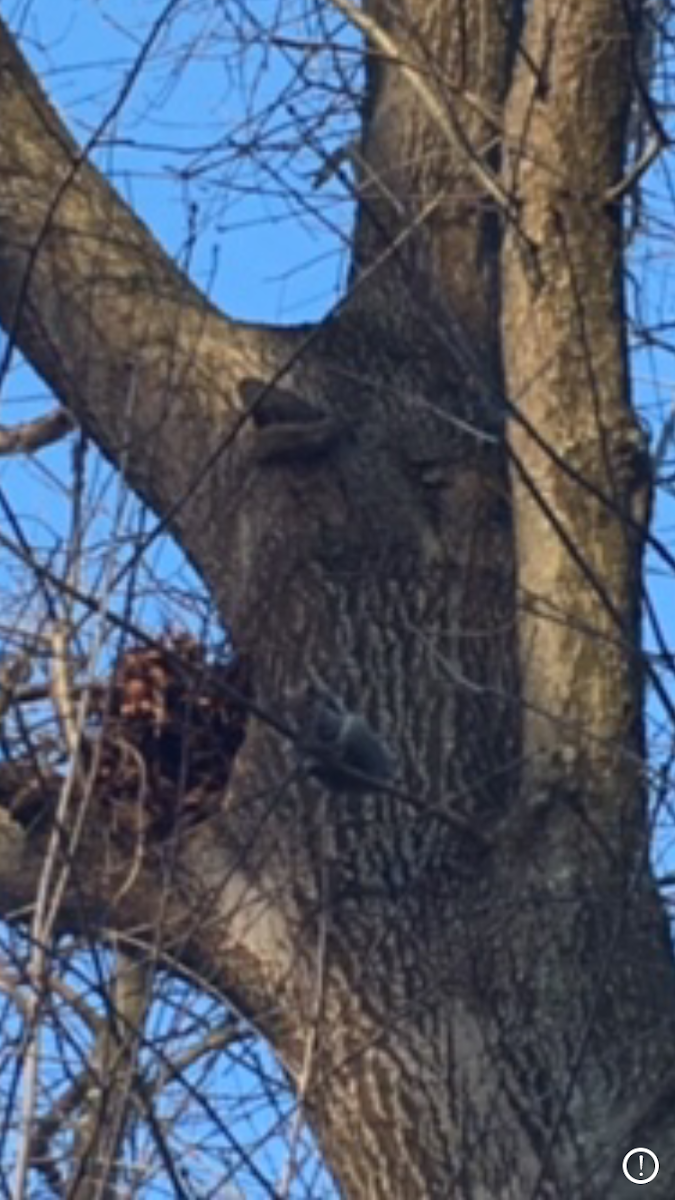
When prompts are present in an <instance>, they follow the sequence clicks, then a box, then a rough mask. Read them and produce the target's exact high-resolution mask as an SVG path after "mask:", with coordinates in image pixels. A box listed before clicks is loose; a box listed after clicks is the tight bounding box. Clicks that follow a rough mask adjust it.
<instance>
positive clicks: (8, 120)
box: [0, 0, 675, 1200]
mask: <svg viewBox="0 0 675 1200" xmlns="http://www.w3.org/2000/svg"><path fill="white" fill-rule="evenodd" d="M336 4H337V7H338V8H340V9H341V10H342V11H347V12H348V14H349V15H350V16H351V17H352V18H353V19H354V20H355V21H356V23H357V24H359V25H360V27H361V29H362V31H363V32H364V33H365V34H366V35H367V38H368V68H367V76H368V77H367V85H366V97H365V103H364V131H363V139H362V143H361V147H360V149H359V154H358V162H359V168H358V174H359V188H360V205H359V213H358V220H357V228H356V233H355V242H354V268H353V273H352V279H351V290H350V293H349V295H348V297H347V298H346V300H345V302H344V303H342V304H341V305H340V306H339V308H338V310H337V311H336V312H335V313H334V314H333V315H332V316H331V317H330V318H329V319H327V320H326V321H325V322H323V323H321V324H320V325H318V326H317V327H316V328H311V329H310V328H303V329H294V330H288V329H268V328H262V327H256V326H239V325H236V324H234V323H233V322H231V321H228V320H226V319H225V318H224V317H222V316H221V315H220V314H219V313H217V312H216V311H214V309H213V308H212V306H211V305H210V304H209V303H208V301H207V300H206V299H205V298H204V297H203V296H201V295H200V294H199V293H198V292H197V291H196V290H195V289H194V287H193V286H192V285H191V284H189V282H188V281H187V280H186V279H185V278H183V277H182V276H181V275H180V274H179V273H178V272H177V271H176V270H175V268H174V267H173V266H172V265H171V264H170V263H169V261H168V260H167V258H166V257H165V256H164V255H163V253H162V251H161V250H160V249H159V248H158V246H157V244H156V243H155V242H154V241H153V239H152V236H151V234H150V233H149V232H148V231H147V230H146V229H145V228H144V227H143V226H142V225H141V224H140V223H139V222H138V221H137V220H136V219H135V218H134V217H133V215H132V214H131V213H130V211H129V210H128V208H126V206H125V205H124V204H123V203H122V201H121V200H120V199H119V198H118V197H117V196H116V195H115V194H114V193H113V191H112V190H111V189H110V187H109V186H108V185H107V184H106V183H105V182H104V181H103V180H102V179H101V177H100V176H98V175H97V173H96V172H95V171H94V170H93V169H92V168H91V167H90V166H88V164H87V162H86V160H85V158H84V156H83V155H81V154H80V153H79V152H78V150H77V148H76V147H75V145H74V144H73V142H72V141H71V140H70V139H69V137H68V136H67V134H66V133H65V131H64V129H63V127H62V125H61V124H60V122H59V121H58V118H57V117H56V116H55V114H54V112H53V111H52V110H51V109H50V108H49V106H48V105H47V102H46V100H45V98H44V96H43V95H42V93H41V92H40V91H39V89H38V86H37V84H36V83H35V81H34V80H33V79H32V78H31V77H30V74H29V71H28V68H27V67H26V65H25V64H24V63H23V61H22V60H21V59H20V57H19V55H18V52H17V51H16V49H15V48H14V47H13V46H12V42H11V38H10V35H9V34H8V32H7V31H6V29H5V28H4V27H0V36H1V41H0V114H1V117H2V119H1V121H0V171H1V173H2V179H3V187H2V192H1V194H0V265H1V272H0V277H1V278H2V281H3V282H2V290H1V292H0V320H1V321H2V324H3V326H4V328H5V329H6V330H7V331H8V332H9V333H10V335H11V336H12V338H14V339H15V340H16V342H17V344H18V345H19V346H20V348H21V349H22V351H23V352H24V353H25V354H26V355H27V357H28V358H29V359H30V361H31V362H32V364H33V365H34V366H35V368H36V369H37V370H38V371H39V372H40V373H41V374H42V375H43V377H44V378H45V379H46V380H47V381H48V382H49V383H50V385H51V386H52V387H53V389H54V390H55V392H56V393H57V395H58V396H59V398H60V399H61V400H62V402H63V403H64V404H65V405H67V407H68V408H69V409H70V410H71V411H72V412H73V414H74V415H75V416H76V417H77V419H78V420H79V421H80V422H81V423H82V424H83V425H84V427H85V428H86V429H87V430H88V431H89V432H90V433H91V435H92V436H93V437H94V438H95V439H96V440H97V442H98V443H99V444H100V446H101V447H102V448H103V450H104V451H105V452H106V453H107V454H108V455H109V456H110V457H111V458H112V459H113V460H114V461H115V462H116V463H118V464H119V466H120V468H121V469H122V470H123V471H124V472H125V475H126V477H127V478H128V479H129V481H130V482H131V484H132V485H133V486H134V487H135V488H136V489H137V491H138V492H139V493H140V494H141V495H142V496H143V497H144V498H145V499H146V500H147V501H148V502H149V503H150V504H152V505H153V506H154V508H155V509H156V511H157V512H158V513H159V514H160V515H162V516H163V517H165V518H166V519H167V521H168V522H169V524H170V526H171V528H172V529H173V531H174V532H175V534H176V537H177V538H178V540H179V541H180V543H181V545H182V546H183V548H184V550H185V551H186V553H187V554H188V555H189V557H190V559H191V560H192V562H193V563H194V564H195V565H196V567H197V569H198V570H199V571H200V573H201V575H202V577H203V578H204V580H205V581H206V582H207V584H208V585H209V587H210V588H211V589H212V591H213V595H214V596H215V598H216V600H217V602H218V604H219V607H220V611H221V613H222V615H223V619H224V620H225V622H226V623H227V624H228V626H229V627H230V628H231V629H232V631H233V635H234V639H235V642H236V644H237V645H238V646H239V647H240V649H241V650H242V651H243V652H244V653H246V654H247V655H248V656H249V657H250V659H251V660H252V662H253V667H254V683H255V693H256V699H257V702H258V703H259V704H260V705H262V706H263V707H264V708H266V709H268V710H269V711H270V712H272V713H273V714H275V715H276V716H277V717H278V718H279V719H281V720H283V721H285V722H288V721H292V719H293V716H294V711H295V710H294V704H295V698H296V697H297V696H298V694H299V692H300V691H301V690H302V689H303V687H304V685H305V684H306V683H307V682H308V678H309V674H310V668H311V669H312V671H316V672H318V673H319V675H320V676H322V678H323V679H324V680H325V681H326V683H327V685H328V686H329V687H331V688H332V689H333V690H334V691H335V693H336V694H337V695H338V696H340V697H341V698H342V699H344V701H345V702H346V703H347V704H348V705H349V706H350V707H351V708H353V709H354V710H356V711H358V712H361V713H364V714H365V715H367V717H368V719H369V720H370V722H371V724H372V725H373V726H374V727H375V728H377V730H378V731H380V732H381V733H382V734H383V735H384V736H385V737H386V740H387V742H388V743H389V745H390V746H391V747H393V748H394V750H395V752H396V757H397V768H398V774H397V781H396V782H397V789H398V791H395V792H380V791H371V792H367V793H366V794H362V793H359V794H356V793H354V792H350V791H349V790H341V789H336V790H334V791H332V792H328V791H327V790H326V789H325V788H324V787H323V785H322V784H320V783H319V782H318V781H315V780H311V779H309V778H307V777H306V776H305V775H304V774H303V772H300V773H298V772H297V770H296V769H295V763H294V759H293V754H292V748H291V747H290V745H289V743H288V742H285V741H283V740H282V739H280V737H279V735H278V733H277V732H276V730H275V729H274V728H272V727H271V726H270V725H269V724H268V723H266V722H265V721H263V720H259V719H254V718H253V717H251V718H250V719H249V722H248V732H247V737H246V741H245V744H244V746H243V748H242V750H241V751H240V753H239V755H238V757H237V760H236V766H235V771H234V775H233V777H232V779H231V780H230V783H229V787H228V790H227V793H226V795H225V797H224V799H223V806H222V812H221V814H220V815H219V817H218V820H217V822H216V823H215V824H214V825H211V826H209V829H208V831H205V830H203V829H197V830H195V831H194V832H193V833H192V834H190V836H189V837H188V836H186V837H185V838H184V840H183V842H182V844H181V846H180V849H179V854H178V861H177V863H176V866H175V868H174V871H175V874H174V884H173V888H172V895H171V897H170V900H169V902H168V904H167V902H166V900H165V898H164V897H163V896H162V887H163V879H164V876H163V874H162V871H161V869H158V868H157V864H156V863H153V862H148V863H147V864H146V866H145V869H144V870H143V871H142V872H141V873H140V875H139V878H138V881H137V882H136V884H135V885H134V887H133V888H132V889H130V890H129V892H128V893H127V894H125V895H124V898H123V899H120V902H119V904H118V907H117V921H118V923H119V927H120V929H121V930H124V929H125V928H129V927H132V926H133V928H134V930H135V931H137V930H138V928H139V926H141V927H145V928H147V929H148V930H150V929H152V925H153V921H154V919H155V918H156V915H157V913H158V912H160V911H161V912H162V922H163V928H164V931H165V945H166V950H167V953H169V954H171V955H172V956H173V959H174V961H176V962H177V963H178V964H179V965H183V966H190V967H191V968H195V967H196V968H198V969H199V970H201V971H203V972H204V973H205V974H206V975H207V976H208V978H209V979H210V980H212V981H216V982H217V984H218V985H219V986H220V987H222V989H223V991H224V992H225V994H226V995H227V996H228V997H230V998H231V999H232V1000H233V1002H235V1003H237V1004H238V1005H239V1006H240V1007H241V1008H242V1009H244V1011H245V1012H246V1013H247V1015H249V1016H250V1017H251V1018H252V1020H254V1021H255V1022H256V1023H257V1025H258V1026H259V1028H261V1030H262V1031H263V1032H264V1033H265V1034H266V1035H267V1036H268V1037H269V1038H270V1040H271V1043H272V1045H273V1046H274V1048H275V1050H276V1051H277V1052H278V1054H279V1055H280V1056H281V1058H282V1060H283V1061H284V1063H285V1064H286V1066H287V1067H288V1069H289V1070H290V1072H291V1073H294V1074H295V1075H296V1077H297V1076H299V1074H300V1071H301V1064H302V1061H303V1054H304V1046H305V1042H306V1039H307V1038H308V1037H309V1036H310V1035H311V1034H312V1031H313V1028H314V1023H315V1021H316V1014H317V1011H318V1012H319V1014H320V1023H319V1026H318V1030H316V1031H315V1032H316V1047H315V1053H314V1056H313V1062H312V1070H311V1076H310V1079H309V1085H308V1088H307V1095H306V1097H305V1099H306V1103H307V1106H308V1111H309V1114H310V1117H311V1120H312V1122H313V1126H314V1129H315V1131H316V1133H317V1136H318V1138H319V1142H320V1145H321V1148H322V1150H323V1152H324V1154H325V1155H326V1158H327V1161H328V1163H329V1165H330V1166H331V1168H332V1169H333V1171H334V1172H335V1176H336V1178H337V1180H338V1181H339V1184H340V1185H341V1187H342V1189H343V1191H344V1194H345V1195H346V1196H348V1197H349V1200H392V1198H394V1200H409V1198H411V1197H415V1198H416V1200H446V1198H448V1197H453V1200H524V1198H525V1200H535V1197H536V1198H538V1200H543V1198H546V1200H548V1198H551V1200H553V1198H556V1200H560V1198H563V1197H570V1198H571V1197H574V1198H575V1200H578V1198H579V1197H585V1198H588V1200H601V1198H602V1200H605V1197H607V1196H609V1195H611V1196H612V1198H615V1197H616V1198H618V1200H621V1197H623V1196H629V1195H631V1194H632V1193H631V1192H630V1188H631V1186H632V1185H631V1184H630V1183H629V1182H628V1181H627V1180H626V1179H625V1178H624V1176H623V1174H622V1172H621V1161H622V1159H623V1157H624V1155H625V1154H626V1153H627V1151H628V1150H630V1149H631V1148H633V1147H636V1146H647V1147H651V1148H652V1149H653V1150H654V1151H655V1152H656V1153H657V1154H658V1156H659V1159H660V1162H661V1169H660V1173H659V1175H658V1177H657V1179H656V1180H655V1182H654V1183H652V1184H651V1185H650V1200H652V1198H653V1197H664V1198H665V1197H670V1196H671V1194H672V1190H673V1180H674V1179H675V1122H674V1120H673V1115H672V1113H673V1111H675V1107H674V1103H673V1102H674V1100H675V978H674V976H673V958H672V953H671V949H670V944H669V941H668V936H667V929H666V925H665V921H664V916H663V912H662V910H661V907H660V904H659V902H658V899H657V897H656V894H655V888H654V885H653V882H652V878H651V875H650V869H649V863H648V835H649V822H648V818H647V796H646V785H645V772H644V744H643V728H642V719H641V714H642V709H643V702H644V696H643V671H642V667H641V659H640V644H639V636H640V635H639V600H640V577H641V554H642V549H643V543H644V535H645V521H646V516H645V513H646V511H647V509H648V503H647V501H648V493H649V477H648V472H647V471H646V466H645V453H644V449H643V447H642V445H641V442H640V438H639V429H638V426H637V424H636V421H635V417H634V415H633V412H632V409H631V404H630V388H629V379H628V372H627V363H626V348H625V323H624V313H623V293H622V258H621V255H622V249H621V219H620V218H621V214H620V210H619V207H618V205H617V204H614V203H612V202H611V197H610V189H612V188H613V187H615V186H616V185H617V184H618V183H619V181H620V178H621V172H622V169H623V146H624V139H625V125H626V116H627V111H628V107H629V103H630V95H631V81H630V61H631V59H630V38H631V36H632V31H631V30H630V29H629V28H628V26H627V23H626V22H627V17H626V12H627V11H628V9H629V7H630V6H627V5H625V4H624V3H622V2H621V0H585V2H584V3H583V4H580V3H578V4H568V5H562V6H555V7H554V8H552V9H551V6H549V5H547V4H545V3H543V2H540V0H533V2H532V3H530V4H529V5H528V6H527V10H525V8H526V6H524V5H521V4H520V3H518V2H517V0H514V2H513V3H510V4H509V5H506V4H504V5H502V4H495V3H484V2H483V0H471V3H468V4H457V5H441V4H436V5H429V3H428V0H405V2H404V0H399V2H398V3H394V4H391V3H383V2H382V0H370V2H369V3H366V4H365V6H364V7H363V8H362V9H355V10H352V9H351V6H350V5H349V4H347V3H346V2H344V0H340V2H339V3H337V0H336ZM265 383H272V385H273V388H272V391H271V393H270V392H268V393H267V394H265V393H263V394H262V397H261V396H260V389H261V388H262V387H263V384H265ZM277 385H278V387H277ZM274 389H276V391H275V390H274ZM252 397H256V398H255V399H254V401H253V405H251V398H252ZM275 398H276V401H277V408H276V410H275V409H274V400H275ZM295 401H297V404H296V408H295V415H297V413H298V412H300V413H303V412H304V413H305V417H301V418H300V419H297V420H296V419H293V420H291V419H290V416H289V414H290V412H291V408H292V407H293V403H294V402H295ZM300 401H302V402H304V407H303V405H302V404H300V403H299V402H300ZM266 404H267V417H266V418H265V419H264V420H263V419H262V417H263V415H264V414H265V412H266V409H265V405H266ZM247 406H248V409H249V410H250V411H247ZM178 444H179V445H180V446H181V454H180V455H177V454H176V453H175V446H176V445H178ZM399 793H400V794H399ZM458 816H461V817H462V818H463V823H462V822H460V821H459V820H458V819H457V818H458ZM43 836H44V835H43V833H42V832H41V831H40V830H37V831H33V832H32V833H31V834H30V835H29V834H23V833H22V831H21V830H19V829H17V825H16V822H13V821H11V820H10V819H9V818H7V819H6V821H5V822H3V825H2V839H1V840H0V900H1V901H2V908H3V912H4V913H5V914H7V915H11V913H12V912H14V911H16V910H17V909H18V908H19V907H20V906H21V905H22V904H25V903H27V902H29V901H30V898H31V894H32V887H33V886H34V882H35V878H36V875H37V873H38V871H39V866H40V858H41V848H42V846H41V841H40V839H41V838H42V837H43ZM20 837H21V839H22V843H23V850H22V858H21V862H20V866H19V865H17V855H16V850H15V847H16V844H17V840H18V839H19V838H20ZM80 855H81V859H82V863H83V864H84V863H86V864H87V868H86V870H85V869H84V868H83V867H81V868H80V871H79V876H80V878H79V886H78V890H77V893H76V894H74V895H73V896H71V897H69V898H68V897H66V900H65V903H64V910H63V918H62V919H63V922H64V924H65V925H68V926H72V925H74V924H77V922H78V920H80V919H81V917H82V912H83V910H86V918H87V921H88V922H89V924H91V921H92V920H93V919H95V916H96V914H97V913H99V912H101V911H102V910H103V909H104V908H105V904H106V900H107V901H109V900H110V897H111V896H112V895H115V892H116V882H117V883H118V882H119V881H115V880H114V879H113V880H112V881H111V884H110V889H109V893H108V895H107V896H106V895H104V894H102V892H103V890H104V884H103V883H102V878H103V875H102V873H100V872H97V871H96V870H95V864H96V862H97V857H98V859H100V852H99V851H98V850H97V842H96V838H95V834H94V833H93V832H91V833H90V834H89V835H87V834H86V832H85V836H84V839H83V843H82V846H81V847H80ZM120 869H121V870H124V868H123V867H121V868H120ZM205 914H208V917H209V919H208V920H206V919H205ZM106 919H107V920H108V922H110V913H109V912H107V913H106Z"/></svg>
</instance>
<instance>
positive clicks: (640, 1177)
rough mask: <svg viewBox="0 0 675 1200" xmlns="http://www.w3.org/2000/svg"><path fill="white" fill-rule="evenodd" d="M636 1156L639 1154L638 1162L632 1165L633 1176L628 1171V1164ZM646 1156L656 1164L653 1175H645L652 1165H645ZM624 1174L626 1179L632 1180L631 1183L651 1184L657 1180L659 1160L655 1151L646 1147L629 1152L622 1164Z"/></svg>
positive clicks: (637, 1147)
mask: <svg viewBox="0 0 675 1200" xmlns="http://www.w3.org/2000/svg"><path fill="white" fill-rule="evenodd" d="M634 1154H637V1156H638V1157H637V1162H634V1163H631V1167H632V1169H633V1171H635V1174H634V1175H631V1173H630V1171H629V1170H628V1163H629V1161H630V1159H631V1158H632V1157H633V1155H634ZM645 1154H646V1155H648V1157H649V1158H651V1160H652V1162H653V1164H654V1170H653V1171H652V1173H651V1175H645V1170H649V1167H650V1166H651V1163H649V1164H645ZM621 1166H622V1169H623V1173H624V1175H625V1176H626V1179H630V1181H631V1183H651V1181H652V1179H656V1176H657V1175H658V1173H659V1160H658V1158H657V1157H656V1155H655V1153H654V1151H653V1150H648V1149H647V1147H646V1146H636V1147H635V1149H634V1150H629V1151H628V1154H627V1155H626V1157H625V1158H624V1160H623V1162H622V1164H621Z"/></svg>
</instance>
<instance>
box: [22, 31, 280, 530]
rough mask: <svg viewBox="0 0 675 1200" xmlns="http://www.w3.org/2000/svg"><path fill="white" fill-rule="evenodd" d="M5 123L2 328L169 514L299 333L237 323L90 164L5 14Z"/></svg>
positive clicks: (135, 481) (139, 487)
mask: <svg viewBox="0 0 675 1200" xmlns="http://www.w3.org/2000/svg"><path fill="white" fill-rule="evenodd" d="M0 117H1V120H0V178H1V179H2V187H1V188H0V270H1V273H2V288H1V289H0V323H1V324H2V326H3V327H4V329H5V331H6V332H7V333H8V335H9V337H10V339H11V342H12V343H15V344H16V345H17V346H18V347H19V348H20V349H21V351H22V352H23V353H24V354H25V356H26V357H27V359H28V360H29V361H30V363H31V365H32V366H33V367H34V368H35V370H36V371H37V372H38V373H39V374H40V375H41V376H42V377H43V378H44V379H45V380H46V381H47V382H48V383H49V384H50V386H51V387H52V389H53V390H54V392H55V393H56V394H57V395H58V397H59V399H60V400H61V401H62V402H63V404H64V405H66V406H67V407H68V408H69V409H70V410H71V411H72V413H73V414H74V415H75V417H76V418H77V419H78V421H80V422H81V423H82V424H83V425H84V427H85V428H86V429H87V430H88V432H90V433H91V434H92V436H93V437H94V438H95V439H96V441H97V442H98V443H99V445H100V446H101V447H102V448H103V449H104V451H105V452H106V453H107V454H108V455H109V456H110V457H111V458H112V459H113V460H114V461H115V462H116V463H117V464H118V465H119V466H120V467H122V469H123V470H124V472H125V474H126V476H127V478H128V479H129V481H130V482H131V483H132V485H133V486H134V487H135V488H136V489H137V490H138V491H139V492H140V493H141V494H142V495H143V496H145V498H146V499H148V500H149V501H150V502H151V503H152V504H153V505H154V506H155V508H156V509H158V510H159V511H160V512H162V511H166V509H167V508H168V507H169V506H170V505H171V504H172V503H173V502H175V500H176V497H177V496H180V495H181V494H182V493H183V492H184V491H187V490H188V488H189V487H190V485H191V484H192V483H193V482H194V481H195V480H196V479H197V478H199V475H200V471H201V469H202V466H203V462H204V459H205V456H206V453H207V451H209V450H212V448H213V446H214V443H215V442H216V441H217V440H218V439H219V438H226V436H227V431H228V429H229V428H230V427H231V426H232V425H233V422H234V421H235V419H236V413H237V411H238V410H239V411H240V410H241V407H242V405H241V404H240V403H238V402H237V385H238V383H239V381H240V380H241V379H242V378H243V377H245V376H261V377H262V378H263V379H265V378H268V377H269V376H270V375H271V374H273V373H274V372H275V371H276V370H278V369H279V368H280V367H281V366H282V365H283V363H284V361H285V359H286V358H287V357H288V355H289V354H290V353H291V352H292V350H293V348H294V347H296V346H297V344H298V337H297V335H296V334H294V333H293V332H292V331H282V330H273V329H268V328H262V327H257V326H252V325H241V324H237V323H235V322H232V321H229V320H226V319H225V318H224V317H223V316H222V315H221V314H220V313H219V312H218V311H217V310H216V309H215V308H214V306H213V305H212V304H211V303H210V302H209V300H208V299H207V298H206V297H205V296H204V295H203V294H202V293H200V292H199V291H198V289H197V288H196V287H194V286H193V284H192V283H191V282H190V281H189V279H188V278H187V277H186V276H185V275H184V274H183V273H182V272H181V271H180V270H179V269H178V268H177V267H176V266H175V264H174V263H173V262H172V261H171V259H170V258H169V256H168V255H167V254H166V253H165V252H164V250H162V248H161V247H160V246H159V244H158V243H157V241H156V240H155V238H154V237H153V236H152V234H151V233H150V231H149V230H148V229H147V228H146V226H145V225H144V224H143V223H142V222H141V221H140V220H139V219H138V218H137V217H136V216H135V215H134V214H133V212H132V211H131V209H130V208H129V207H128V206H127V205H126V204H125V203H123V201H122V200H121V199H120V197H119V196H118V195H117V194H116V193H115V191H114V190H113V189H112V188H111V187H110V186H109V185H108V183H107V182H106V180H105V179H104V178H103V177H102V176H101V175H100V174H99V172H97V171H96V170H95V169H94V168H93V167H92V166H91V165H90V163H89V162H88V161H87V153H85V152H83V151H81V150H80V149H79V148H78V146H77V145H76V143H75V142H74V140H73V139H72V137H71V136H70V135H69V134H68V132H67V131H66V129H65V127H64V125H63V124H62V122H61V121H60V119H59V117H58V116H57V114H56V113H55V111H54V109H53V108H52V106H51V105H50V103H49V102H48V100H47V98H46V97H45V95H44V93H43V91H42V90H41V88H40V86H39V84H38V83H37V82H36V80H35V78H34V76H33V74H32V72H31V71H30V68H29V67H28V65H27V63H26V62H25V60H24V59H23V58H22V56H21V54H20V53H19V51H18V49H17V47H16V46H15V44H14V42H13V39H12V37H11V34H10V33H9V31H8V29H7V27H6V26H5V25H4V23H2V22H0ZM91 148H93V147H88V148H87V150H88V149H91ZM6 363H7V355H5V365H6ZM177 446H180V454H179V455H177V454H176V447H177ZM158 464H162V469H161V470H158V469H157V465H158ZM182 524H183V522H182V521H181V520H180V519H179V520H178V521H177V529H178V531H179V532H180V530H181V526H182Z"/></svg>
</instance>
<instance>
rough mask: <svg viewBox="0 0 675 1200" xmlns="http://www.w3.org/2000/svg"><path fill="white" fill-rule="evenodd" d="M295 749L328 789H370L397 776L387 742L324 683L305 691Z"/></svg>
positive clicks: (387, 782)
mask: <svg viewBox="0 0 675 1200" xmlns="http://www.w3.org/2000/svg"><path fill="white" fill-rule="evenodd" d="M296 749H297V752H298V755H299V757H300V759H301V761H302V762H303V763H304V764H305V765H306V766H307V768H308V770H309V772H310V773H311V774H312V775H314V776H316V778H317V779H320V780H321V782H322V783H325V784H326V785H327V786H328V787H329V788H342V789H343V790H346V791H352V792H359V791H367V790H368V789H369V788H373V787H375V788H377V786H378V785H382V784H389V783H390V782H391V780H392V779H393V777H394V758H393V755H392V753H391V751H390V749H389V747H388V746H387V744H386V742H385V741H384V740H383V738H381V737H380V735H379V734H378V733H376V731H375V730H374V729H373V727H372V726H371V725H370V724H369V722H368V721H367V720H366V718H365V717H363V716H361V714H360V713H356V712H351V711H350V710H349V709H348V708H347V707H346V705H345V704H344V703H343V702H342V700H340V699H339V698H338V697H337V696H335V695H334V694H333V693H332V692H331V691H329V689H328V688H327V687H325V686H324V685H323V684H321V683H312V684H310V685H309V686H308V688H307V691H306V693H305V699H304V704H303V718H302V723H301V725H300V727H299V729H298V735H297V740H296Z"/></svg>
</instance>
